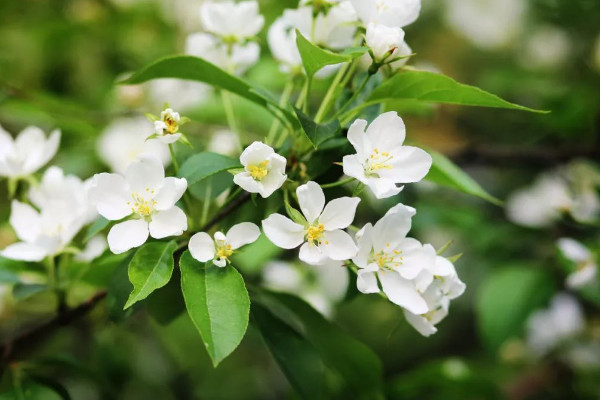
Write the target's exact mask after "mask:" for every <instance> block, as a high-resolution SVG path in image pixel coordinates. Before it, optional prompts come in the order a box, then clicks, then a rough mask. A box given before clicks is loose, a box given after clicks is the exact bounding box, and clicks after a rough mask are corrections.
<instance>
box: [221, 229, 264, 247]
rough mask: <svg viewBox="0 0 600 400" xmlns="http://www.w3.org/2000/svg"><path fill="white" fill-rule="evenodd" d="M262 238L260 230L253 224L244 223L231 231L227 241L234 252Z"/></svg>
mask: <svg viewBox="0 0 600 400" xmlns="http://www.w3.org/2000/svg"><path fill="white" fill-rule="evenodd" d="M259 236H260V229H258V226H256V225H255V224H253V223H252V222H242V223H241V224H237V225H234V226H233V227H231V229H229V231H228V232H227V235H226V241H227V243H228V244H230V245H231V248H232V249H233V250H235V249H239V248H240V247H242V246H244V245H247V244H249V243H252V242H254V241H256V239H258V237H259Z"/></svg>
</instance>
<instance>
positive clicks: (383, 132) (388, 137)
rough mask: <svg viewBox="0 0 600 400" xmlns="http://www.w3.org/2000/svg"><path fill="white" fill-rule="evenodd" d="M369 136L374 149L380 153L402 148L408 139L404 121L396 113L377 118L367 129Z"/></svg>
mask: <svg viewBox="0 0 600 400" xmlns="http://www.w3.org/2000/svg"><path fill="white" fill-rule="evenodd" d="M367 136H368V137H369V140H370V142H371V145H372V146H373V148H374V149H375V148H378V149H379V150H380V151H390V150H392V149H395V148H397V147H398V146H402V143H404V138H405V137H406V128H405V126H404V121H402V118H400V117H399V116H398V113H396V112H395V111H390V112H386V113H383V114H381V115H380V116H379V117H377V118H375V120H374V121H373V122H371V125H369V128H368V129H367Z"/></svg>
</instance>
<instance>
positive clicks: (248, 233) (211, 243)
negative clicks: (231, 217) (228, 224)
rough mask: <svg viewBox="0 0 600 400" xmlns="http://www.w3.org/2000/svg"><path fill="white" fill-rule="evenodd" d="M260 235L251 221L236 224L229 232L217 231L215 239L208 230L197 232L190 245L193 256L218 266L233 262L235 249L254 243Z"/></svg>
mask: <svg viewBox="0 0 600 400" xmlns="http://www.w3.org/2000/svg"><path fill="white" fill-rule="evenodd" d="M259 236H260V229H258V226H256V225H254V224H253V223H250V222H243V223H241V224H237V225H234V226H233V227H232V228H231V229H229V231H227V234H226V235H224V234H223V233H222V232H217V233H215V236H214V240H213V239H212V238H211V237H210V235H208V233H206V232H200V233H196V234H195V235H194V236H192V238H191V239H190V244H189V246H188V248H189V250H190V253H191V255H192V257H194V258H195V259H196V260H198V261H200V262H207V261H210V260H212V261H213V264H215V265H216V266H217V267H225V266H226V265H227V263H230V262H231V256H232V255H233V254H234V253H235V250H237V249H239V248H240V247H242V246H245V245H247V244H249V243H252V242H254V241H256V239H258V237H259Z"/></svg>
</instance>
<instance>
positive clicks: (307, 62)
mask: <svg viewBox="0 0 600 400" xmlns="http://www.w3.org/2000/svg"><path fill="white" fill-rule="evenodd" d="M296 45H297V46H298V51H299V52H300V56H301V57H302V64H303V65H304V69H305V70H306V76H308V77H309V78H312V76H313V75H314V74H316V73H317V71H319V70H320V69H321V68H323V67H325V66H327V65H334V64H340V63H343V62H347V61H350V60H352V59H353V58H355V57H358V56H360V55H362V53H358V52H355V53H349V54H336V53H332V52H331V51H328V50H324V49H322V48H320V47H319V46H316V45H314V44H312V43H311V42H309V41H308V40H307V39H306V38H305V37H304V36H302V33H300V31H299V30H298V29H296Z"/></svg>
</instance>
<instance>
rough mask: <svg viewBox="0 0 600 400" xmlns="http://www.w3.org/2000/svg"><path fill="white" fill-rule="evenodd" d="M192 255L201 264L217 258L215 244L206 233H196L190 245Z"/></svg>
mask: <svg viewBox="0 0 600 400" xmlns="http://www.w3.org/2000/svg"><path fill="white" fill-rule="evenodd" d="M188 249H189V250H190V254H191V255H192V257H194V258H195V259H196V260H198V261H200V262H207V261H210V260H212V259H213V258H215V242H214V241H213V240H212V238H211V237H210V235H209V234H208V233H206V232H200V233H196V234H195V235H194V236H192V238H191V239H190V243H189V245H188Z"/></svg>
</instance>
